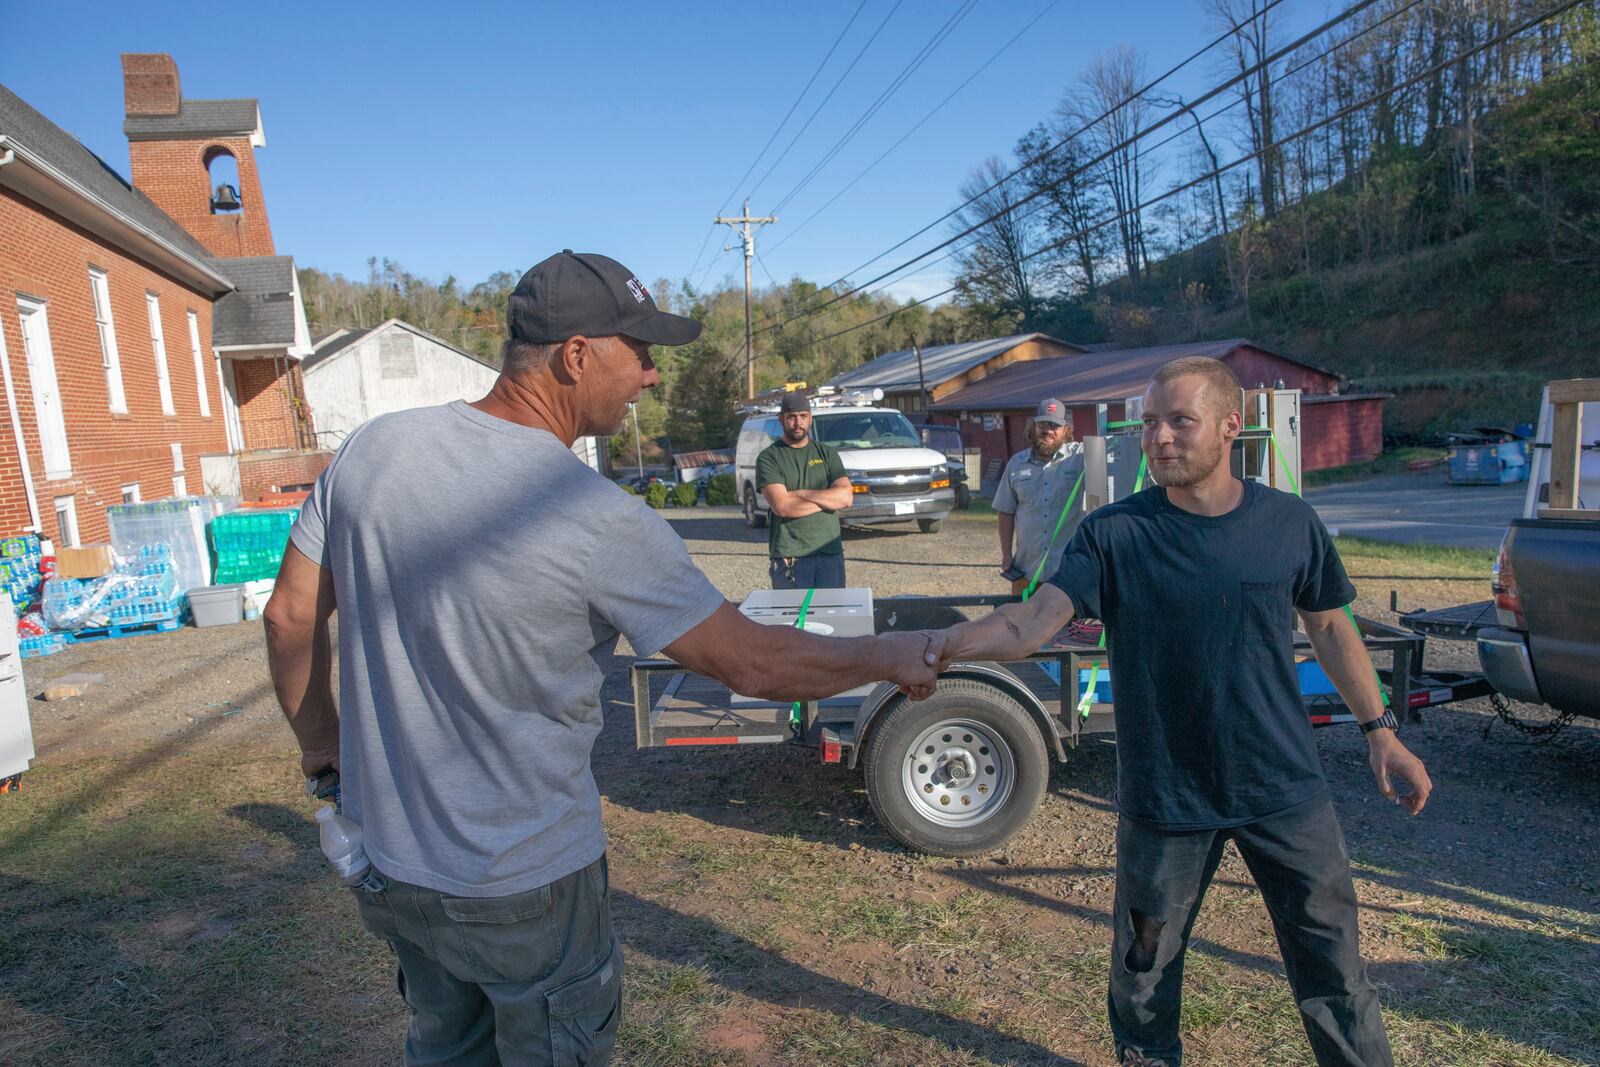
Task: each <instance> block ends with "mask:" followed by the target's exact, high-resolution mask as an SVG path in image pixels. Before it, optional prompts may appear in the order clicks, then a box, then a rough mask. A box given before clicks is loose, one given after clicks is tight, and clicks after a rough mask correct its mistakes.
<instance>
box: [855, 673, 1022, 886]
mask: <svg viewBox="0 0 1600 1067" xmlns="http://www.w3.org/2000/svg"><path fill="white" fill-rule="evenodd" d="M1049 773H1050V759H1049V753H1048V752H1047V751H1046V750H1045V743H1044V738H1043V737H1041V736H1040V735H1039V727H1038V726H1037V725H1036V724H1035V723H1034V721H1033V719H1032V718H1031V717H1030V716H1029V715H1028V713H1027V712H1026V711H1025V710H1023V708H1022V705H1020V704H1018V703H1017V702H1016V701H1015V700H1013V699H1012V698H1011V697H1010V696H1008V695H1006V694H1005V693H1003V692H1001V691H1000V690H999V689H997V688H995V687H994V686H992V685H987V684H984V683H982V682H975V681H969V680H967V679H964V678H962V679H950V680H947V681H942V682H940V683H939V688H938V691H937V692H935V693H934V695H933V696H931V697H929V698H928V699H927V700H924V701H920V702H912V701H910V700H908V699H906V698H905V697H901V698H899V699H898V700H897V701H896V702H895V703H894V704H893V705H891V706H890V707H889V708H888V709H887V710H886V711H885V712H884V716H883V719H882V720H881V721H880V722H879V723H878V724H877V727H876V729H874V731H873V733H872V736H871V739H870V740H869V741H868V743H867V751H866V777H867V799H868V801H870V802H871V804H872V810H873V812H874V814H876V815H877V816H878V820H879V821H880V822H882V823H883V825H884V827H885V828H886V829H887V830H888V831H889V833H891V834H892V835H894V837H895V839H896V840H898V841H900V842H901V843H902V844H905V845H907V846H909V847H911V848H914V849H916V850H917V851H919V852H926V853H928V854H930V855H934V856H980V855H983V854H984V853H986V852H992V851H993V850H994V849H996V848H999V847H1000V846H1001V845H1002V844H1004V843H1005V842H1006V840H1007V839H1009V838H1010V837H1011V835H1013V834H1015V833H1016V832H1017V831H1018V830H1020V829H1022V827H1023V825H1024V824H1025V823H1026V822H1027V821H1028V820H1029V819H1030V818H1032V817H1033V813H1034V811H1035V810H1036V809H1037V808H1038V807H1039V801H1040V800H1041V799H1042V798H1043V797H1044V790H1045V783H1046V780H1047V779H1048V777H1049Z"/></svg>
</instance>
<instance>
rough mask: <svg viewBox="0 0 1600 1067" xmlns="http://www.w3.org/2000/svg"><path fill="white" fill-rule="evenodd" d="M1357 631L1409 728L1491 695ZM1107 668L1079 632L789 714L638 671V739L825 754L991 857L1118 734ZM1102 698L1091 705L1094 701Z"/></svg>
mask: <svg viewBox="0 0 1600 1067" xmlns="http://www.w3.org/2000/svg"><path fill="white" fill-rule="evenodd" d="M1016 600H1017V598H1016V597H1014V596H958V597H887V598H882V599H879V600H877V601H876V603H875V604H874V610H873V622H874V628H875V630H876V632H878V633H886V632H890V631H896V630H925V629H937V628H942V627H945V626H949V625H952V624H954V623H958V622H963V621H965V620H966V619H967V618H968V616H967V614H965V612H966V611H968V610H971V609H983V608H994V607H996V606H998V605H1000V604H1006V603H1012V602H1014V601H1016ZM1357 626H1358V628H1359V629H1360V631H1361V635H1362V640H1363V642H1364V643H1365V645H1366V647H1367V651H1368V654H1369V655H1371V656H1372V657H1373V661H1374V663H1375V665H1376V666H1377V671H1378V677H1379V680H1380V681H1381V682H1382V684H1383V686H1384V688H1385V690H1386V691H1387V693H1388V695H1389V700H1390V705H1391V706H1392V707H1393V708H1394V709H1395V710H1396V714H1397V715H1398V716H1399V717H1400V718H1401V719H1402V720H1406V719H1411V718H1414V717H1415V715H1416V713H1417V712H1418V711H1420V710H1421V709H1423V708H1428V707H1434V706H1437V705H1440V704H1448V703H1451V702H1452V701H1457V700H1467V699H1470V698H1472V697H1477V696H1484V695H1487V694H1488V693H1489V691H1490V690H1489V687H1488V685H1487V683H1486V682H1484V680H1483V676H1482V675H1480V674H1456V673H1451V672H1440V671H1434V672H1429V673H1423V669H1422V664H1423V654H1424V651H1425V648H1426V638H1425V637H1423V636H1421V635H1420V634H1416V633H1413V632H1411V631H1409V630H1402V629H1398V628H1396V627H1393V626H1387V625H1384V624H1383V623H1379V622H1375V621H1373V620H1371V619H1366V618H1361V617H1359V616H1358V617H1357ZM1295 652H1296V659H1297V660H1299V661H1301V663H1302V667H1304V664H1305V663H1306V662H1307V661H1309V662H1310V664H1311V665H1312V667H1315V661H1314V659H1312V657H1311V646H1310V641H1309V639H1308V638H1307V637H1306V636H1305V635H1304V634H1300V633H1297V634H1296V636H1295ZM1109 663H1110V657H1109V655H1108V653H1107V652H1106V650H1105V649H1104V648H1101V647H1099V643H1098V641H1097V640H1096V639H1095V635H1094V634H1093V633H1090V632H1086V631H1085V629H1084V628H1083V627H1082V626H1081V625H1077V624H1074V625H1073V626H1069V627H1068V628H1067V629H1066V630H1064V631H1063V632H1062V633H1060V634H1058V635H1057V636H1056V638H1055V639H1054V640H1052V641H1051V642H1049V643H1048V644H1046V645H1045V646H1044V647H1043V648H1040V649H1039V650H1038V651H1036V652H1034V653H1033V654H1032V655H1031V656H1029V657H1028V658H1027V659H1026V660H1023V661H1020V662H1016V663H955V664H952V665H951V666H950V668H949V669H948V670H947V671H945V672H944V673H943V674H942V675H941V676H940V678H939V684H938V687H937V689H936V690H935V692H934V694H933V696H931V697H929V698H928V699H927V700H924V701H912V700H909V699H907V698H905V697H904V696H903V695H902V694H901V693H900V692H899V690H898V689H896V688H895V687H894V686H893V685H890V684H888V683H880V684H878V685H876V686H873V687H871V688H870V691H869V692H867V693H866V694H865V695H854V696H848V695H847V696H840V697H832V698H829V699H825V700H820V701H809V702H803V703H801V704H800V705H799V706H798V708H796V706H795V705H794V704H791V703H789V702H786V701H753V700H749V699H747V698H740V699H739V700H738V701H735V699H734V696H733V694H732V693H731V692H730V691H729V689H728V687H727V686H725V685H723V684H721V683H720V682H717V681H714V680H713V679H710V678H706V677H703V676H700V675H696V674H692V673H690V672H688V671H685V670H684V669H683V668H682V667H680V666H679V665H678V664H676V663H673V662H672V661H670V660H663V659H650V660H638V661H636V662H635V663H634V665H633V671H632V675H633V706H634V730H635V737H636V743H637V745H638V747H639V748H641V749H643V748H680V747H681V748H691V747H697V746H703V745H760V744H795V745H802V746H806V747H809V748H813V749H816V750H817V752H818V755H819V758H820V761H821V762H822V763H838V764H843V765H844V766H847V767H850V768H852V769H854V768H856V767H857V766H860V767H862V768H863V770H864V773H865V776H866V787H867V799H868V800H869V801H870V803H871V804H872V810H873V812H874V813H875V814H876V815H877V816H878V819H879V820H880V821H881V822H882V823H883V825H884V827H885V828H886V829H887V830H888V831H889V832H890V834H892V835H893V836H894V837H895V838H896V839H897V840H898V841H900V842H901V843H902V844H904V845H906V846H908V847H910V848H913V849H916V850H917V851H919V852H925V853H928V854H930V855H936V856H975V855H982V854H984V853H986V852H990V851H993V850H994V849H996V848H998V847H999V846H1000V845H1002V844H1003V843H1004V842H1005V841H1006V840H1007V839H1008V838H1010V837H1011V836H1012V835H1013V834H1015V833H1016V832H1017V831H1018V830H1020V829H1021V828H1022V826H1023V825H1024V824H1025V823H1027V821H1028V820H1029V819H1030V818H1032V817H1033V813H1034V811H1035V810H1036V809H1037V808H1038V806H1039V802H1040V800H1042V799H1043V797H1044V792H1045V786H1046V783H1047V781H1048V779H1049V771H1050V758H1051V757H1052V756H1054V757H1055V759H1057V760H1059V761H1061V762H1065V761H1066V760H1067V752H1068V750H1069V749H1072V748H1076V747H1077V746H1078V745H1079V744H1080V743H1081V742H1082V741H1083V740H1084V739H1085V738H1088V737H1093V736H1095V735H1104V734H1110V733H1112V732H1113V731H1114V729H1115V726H1114V707H1113V704H1112V702H1111V700H1110V699H1109V697H1110V696H1111V694H1110V692H1109V684H1108V682H1109V671H1108V668H1109ZM1096 665H1098V668H1097V667H1096ZM1318 676H1320V677H1321V680H1320V682H1319V681H1318ZM1057 679H1061V680H1064V681H1065V682H1066V686H1065V689H1064V687H1063V686H1062V684H1060V682H1058V681H1057ZM1301 680H1302V686H1301V688H1302V696H1303V698H1304V700H1305V705H1306V714H1307V716H1308V717H1309V718H1310V720H1311V722H1312V723H1313V725H1315V726H1318V727H1321V726H1331V725H1335V724H1339V723H1352V722H1354V721H1355V716H1354V715H1352V714H1351V712H1350V709H1349V708H1347V707H1346V706H1345V705H1344V703H1343V701H1341V700H1340V699H1339V695H1338V693H1337V692H1334V691H1333V687H1332V686H1331V685H1329V684H1328V683H1327V680H1326V676H1325V675H1321V671H1320V668H1317V669H1315V670H1308V669H1302V670H1301ZM1091 685H1092V688H1093V694H1094V695H1093V696H1091V697H1090V698H1089V699H1088V700H1084V693H1085V692H1088V691H1089V690H1090V689H1091Z"/></svg>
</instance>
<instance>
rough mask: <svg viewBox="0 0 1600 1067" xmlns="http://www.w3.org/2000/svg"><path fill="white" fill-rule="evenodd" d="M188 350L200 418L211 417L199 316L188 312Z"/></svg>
mask: <svg viewBox="0 0 1600 1067" xmlns="http://www.w3.org/2000/svg"><path fill="white" fill-rule="evenodd" d="M189 349H190V351H192V352H193V353H194V387H195V388H196V389H197V390H199V392H200V417H201V418H203V419H209V418H210V417H211V397H210V396H208V395H207V394H206V357H205V355H204V353H202V352H201V351H200V316H199V315H198V314H197V313H195V312H193V311H190V312H189Z"/></svg>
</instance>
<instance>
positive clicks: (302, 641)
mask: <svg viewBox="0 0 1600 1067" xmlns="http://www.w3.org/2000/svg"><path fill="white" fill-rule="evenodd" d="M267 667H268V669H269V670H270V671H271V674H272V687H273V689H274V690H275V691H276V692H277V695H278V703H279V705H280V706H282V708H283V715H284V718H286V719H288V720H289V728H290V729H291V730H293V731H294V736H295V740H296V741H297V742H299V745H300V767H301V770H303V771H304V772H305V773H306V774H308V775H309V774H314V773H316V772H317V771H320V770H323V769H324V768H327V767H330V766H331V767H337V766H338V765H339V709H338V707H337V705H336V704H335V703H334V699H333V642H332V640H331V639H330V637H329V634H328V625H327V623H326V622H323V623H320V624H308V625H305V626H294V627H275V626H273V625H272V624H271V623H270V622H269V623H268V624H267Z"/></svg>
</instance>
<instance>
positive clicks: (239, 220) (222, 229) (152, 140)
mask: <svg viewBox="0 0 1600 1067" xmlns="http://www.w3.org/2000/svg"><path fill="white" fill-rule="evenodd" d="M122 89H123V98H124V100H125V102H126V108H125V110H126V116H125V118H124V121H123V124H122V129H123V132H124V133H126V134H127V135H128V155H129V157H130V161H131V164H132V171H133V186H134V188H135V189H137V190H138V191H139V192H141V193H143V194H144V195H145V196H148V197H149V198H150V199H151V200H153V201H155V203H156V206H158V207H159V208H161V210H163V211H165V212H166V213H167V214H168V215H171V216H172V218H173V219H174V220H176V221H177V222H178V224H179V225H181V226H182V227H183V228H184V229H185V230H188V231H189V233H190V234H192V235H193V236H194V238H195V239H196V240H197V241H199V242H200V243H201V244H202V245H204V246H205V247H206V248H207V249H209V250H210V251H211V254H212V255H214V256H217V257H219V258H232V257H235V256H270V255H274V254H275V252H274V250H273V247H272V228H271V226H270V225H269V224H268V223H267V204H266V201H265V200H264V199H263V198H262V196H261V177H260V175H259V173H258V172H257V171H256V149H257V148H261V147H264V146H265V145H266V143H267V139H266V136H265V135H264V134H263V133H262V131H261V110H260V108H259V107H257V105H256V101H255V100H185V99H184V98H183V93H182V92H181V90H180V89H179V87H178V65H177V64H176V63H174V62H173V61H172V57H171V56H169V55H166V54H163V53H124V54H123V56H122Z"/></svg>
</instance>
